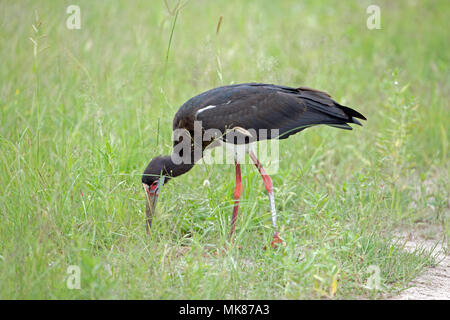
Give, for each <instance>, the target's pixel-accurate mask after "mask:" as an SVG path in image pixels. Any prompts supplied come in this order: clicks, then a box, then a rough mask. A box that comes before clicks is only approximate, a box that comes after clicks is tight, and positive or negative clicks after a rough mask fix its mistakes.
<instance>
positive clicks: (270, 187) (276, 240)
mask: <svg viewBox="0 0 450 320" xmlns="http://www.w3.org/2000/svg"><path fill="white" fill-rule="evenodd" d="M249 154H250V158H251V159H252V161H253V163H254V164H255V166H256V168H258V171H259V173H260V174H261V177H262V178H263V181H264V186H265V187H266V190H267V193H268V195H269V201H270V213H271V215H272V225H273V227H274V229H275V234H274V235H273V241H272V243H271V245H272V247H276V246H277V245H278V244H279V243H283V240H282V239H281V238H280V232H278V227H277V212H276V210H275V196H274V195H273V183H272V179H271V178H270V177H269V175H268V174H267V173H266V171H265V170H264V168H263V167H262V165H261V163H260V162H259V161H258V158H256V155H255V154H254V153H253V151H250V152H249Z"/></svg>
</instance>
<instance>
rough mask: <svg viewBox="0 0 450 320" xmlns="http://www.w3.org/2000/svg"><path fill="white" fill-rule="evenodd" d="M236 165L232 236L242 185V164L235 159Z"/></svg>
mask: <svg viewBox="0 0 450 320" xmlns="http://www.w3.org/2000/svg"><path fill="white" fill-rule="evenodd" d="M234 163H235V167H236V187H235V188H234V207H233V216H232V218H231V231H230V238H231V236H232V235H233V233H234V229H235V227H236V219H237V215H238V210H239V198H240V197H241V192H242V185H241V165H240V164H239V163H238V162H237V161H236V160H235V161H234Z"/></svg>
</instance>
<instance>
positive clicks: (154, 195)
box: [143, 178, 164, 233]
mask: <svg viewBox="0 0 450 320" xmlns="http://www.w3.org/2000/svg"><path fill="white" fill-rule="evenodd" d="M163 185H164V179H163V178H161V179H159V180H158V184H157V186H156V188H155V189H154V190H152V189H150V187H149V186H148V185H147V184H145V183H143V186H144V190H145V193H146V198H147V201H146V206H145V214H146V216H147V223H146V226H147V233H150V227H151V226H152V218H153V214H154V213H155V209H156V202H157V201H158V196H159V191H160V190H161V187H162V186H163Z"/></svg>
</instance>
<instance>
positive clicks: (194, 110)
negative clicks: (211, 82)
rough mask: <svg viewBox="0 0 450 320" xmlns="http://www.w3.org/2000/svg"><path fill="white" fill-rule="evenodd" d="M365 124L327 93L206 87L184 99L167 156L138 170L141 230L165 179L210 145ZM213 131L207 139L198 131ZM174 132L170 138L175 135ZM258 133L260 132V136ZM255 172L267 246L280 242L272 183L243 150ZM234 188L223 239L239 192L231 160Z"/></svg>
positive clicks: (302, 89) (283, 88)
mask: <svg viewBox="0 0 450 320" xmlns="http://www.w3.org/2000/svg"><path fill="white" fill-rule="evenodd" d="M358 119H361V120H367V119H366V118H365V117H364V116H363V115H362V114H361V113H359V112H358V111H356V110H354V109H352V108H349V107H346V106H343V105H341V104H339V103H338V102H336V101H335V100H334V99H333V98H332V97H331V96H330V95H329V94H328V93H326V92H324V91H320V90H316V89H312V88H309V87H304V86H301V87H288V86H283V85H275V84H265V83H241V84H232V85H226V86H221V87H217V88H214V89H210V90H208V91H205V92H203V93H200V94H199V95H197V96H194V97H192V98H191V99H189V100H187V101H186V102H185V103H184V104H183V105H182V106H181V107H180V108H179V110H178V111H177V113H176V114H175V116H174V118H173V125H172V129H173V133H174V138H173V151H172V154H171V155H167V156H157V157H155V158H153V159H152V160H151V161H150V162H149V164H148V165H147V167H146V168H145V170H144V173H143V175H142V184H143V187H144V190H145V192H146V229H147V233H150V228H151V224H152V219H153V216H154V213H155V208H156V203H157V200H158V197H159V194H160V191H161V189H162V187H163V186H164V185H165V184H167V183H168V181H169V180H170V179H173V178H176V177H178V176H180V175H182V174H185V173H187V172H188V171H189V170H191V169H192V168H193V167H194V165H195V163H196V162H198V161H199V160H200V159H201V158H202V157H203V155H204V152H205V150H206V149H207V148H209V147H210V146H211V145H216V144H217V143H218V142H219V143H226V144H231V145H244V146H249V145H251V143H254V142H258V141H261V140H270V139H280V140H282V139H287V138H289V137H291V136H292V135H294V134H296V133H298V132H301V131H303V130H305V129H306V128H309V127H313V126H317V125H322V124H323V125H328V126H332V127H336V128H340V129H346V130H352V127H351V126H350V125H349V124H356V125H360V126H362V124H361V122H360V121H359V120H358ZM211 130H213V131H214V134H212V135H210V137H209V139H204V137H203V138H202V137H200V138H198V137H197V136H198V132H200V133H201V134H203V135H204V134H205V133H207V132H210V131H211ZM175 133H176V134H175ZM262 133H264V134H262ZM245 151H246V153H248V155H249V158H250V159H251V161H252V162H253V164H254V165H255V166H256V168H257V170H258V171H259V173H260V175H261V177H262V179H263V182H264V186H265V189H266V191H267V194H268V197H269V202H270V212H271V217H272V225H273V229H274V230H273V240H272V242H271V245H272V247H277V246H278V245H279V244H280V243H283V238H282V237H281V235H280V231H279V229H278V226H277V214H276V207H275V195H274V190H273V182H272V179H271V178H270V176H269V175H268V174H267V173H266V171H265V169H264V168H263V166H262V164H261V162H260V161H259V160H258V158H257V157H256V155H255V153H254V152H253V150H252V149H251V148H245ZM234 165H235V172H236V185H235V189H234V206H233V212H232V216H231V226H230V233H229V236H230V238H231V239H232V237H233V233H234V232H235V228H236V220H237V217H238V210H239V200H240V197H241V193H242V184H241V167H240V165H241V163H240V161H238V158H237V156H235V159H234Z"/></svg>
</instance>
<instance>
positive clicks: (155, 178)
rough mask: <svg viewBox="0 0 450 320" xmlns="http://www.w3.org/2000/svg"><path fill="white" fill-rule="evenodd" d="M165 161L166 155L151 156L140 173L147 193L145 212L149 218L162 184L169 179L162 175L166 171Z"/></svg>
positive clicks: (153, 210)
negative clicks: (142, 172) (150, 159)
mask: <svg viewBox="0 0 450 320" xmlns="http://www.w3.org/2000/svg"><path fill="white" fill-rule="evenodd" d="M166 163H167V159H166V157H156V158H153V159H152V161H150V163H149V164H148V166H147V168H145V171H144V174H143V175H142V184H143V186H144V189H145V192H146V194H147V201H146V214H147V217H148V218H149V219H150V218H151V217H152V216H153V213H154V212H155V207H156V202H157V201H158V196H159V192H160V191H161V188H162V186H163V185H164V183H165V182H167V181H168V180H169V178H168V177H167V176H165V175H164V174H166V173H167V171H166ZM148 223H149V224H150V223H151V220H150V221H148Z"/></svg>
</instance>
